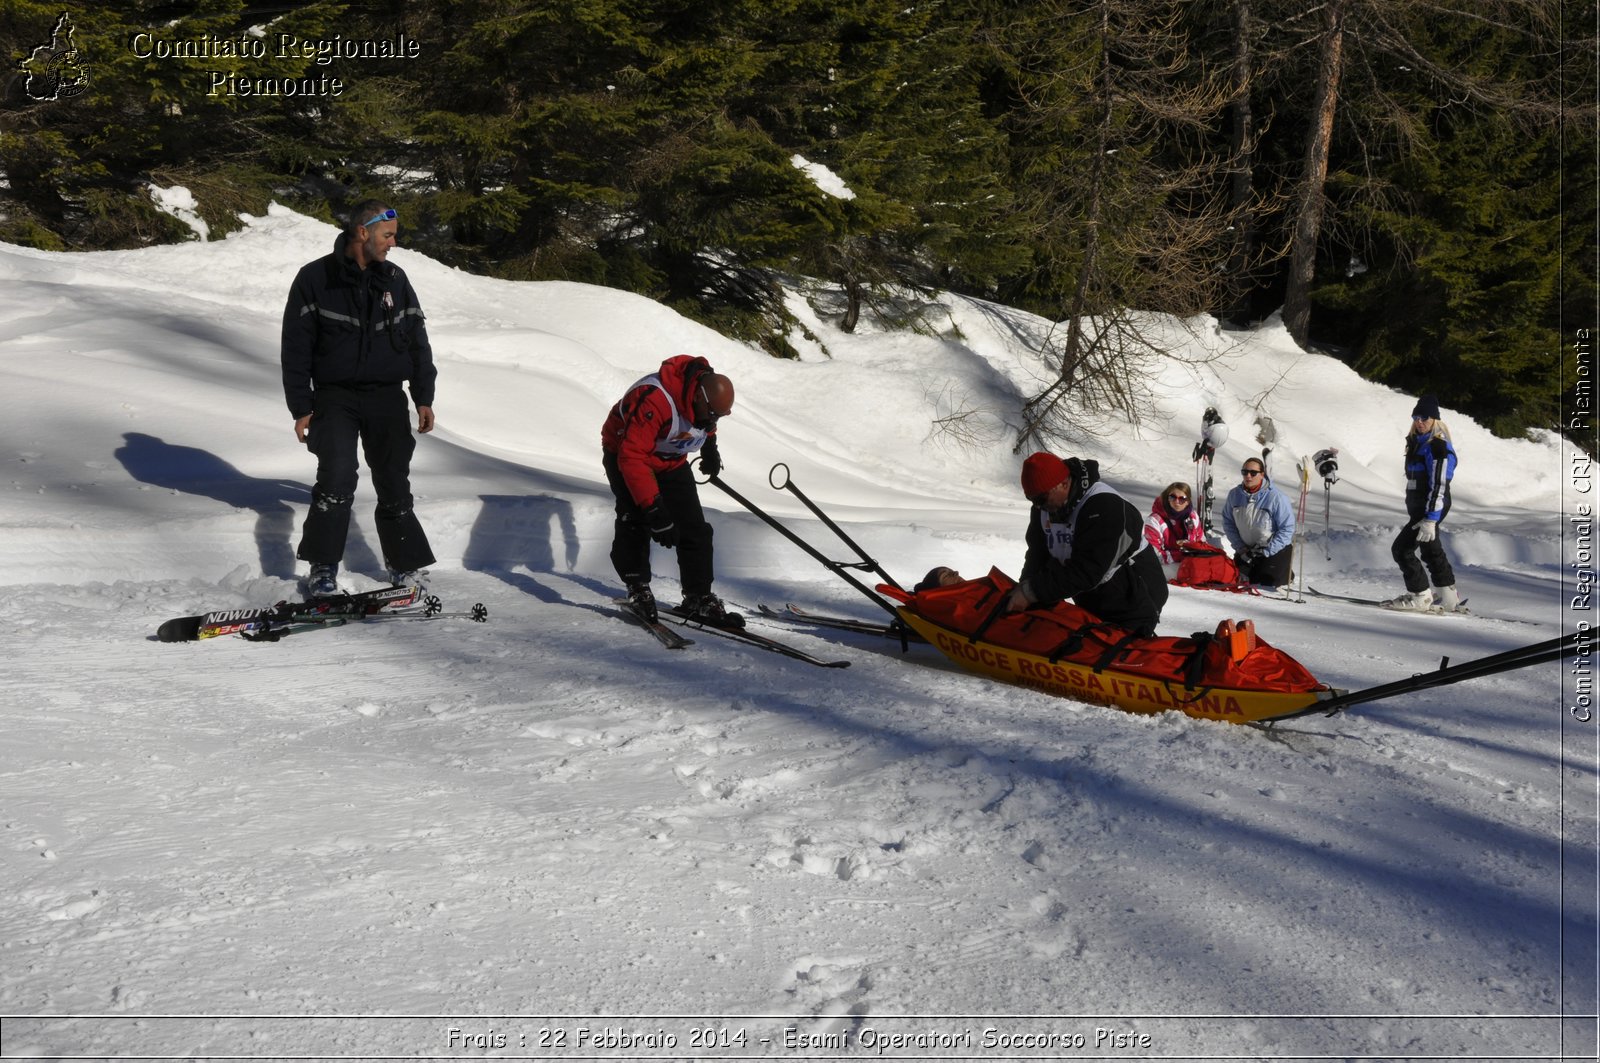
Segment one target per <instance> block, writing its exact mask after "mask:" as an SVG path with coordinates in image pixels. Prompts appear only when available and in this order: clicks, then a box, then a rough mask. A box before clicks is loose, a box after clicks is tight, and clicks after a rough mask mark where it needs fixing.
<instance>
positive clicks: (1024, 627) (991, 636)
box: [877, 569, 1344, 723]
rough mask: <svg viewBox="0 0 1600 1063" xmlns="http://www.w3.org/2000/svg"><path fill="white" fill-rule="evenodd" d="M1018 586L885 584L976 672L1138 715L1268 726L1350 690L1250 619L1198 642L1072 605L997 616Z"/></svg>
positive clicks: (941, 645)
mask: <svg viewBox="0 0 1600 1063" xmlns="http://www.w3.org/2000/svg"><path fill="white" fill-rule="evenodd" d="M1015 585H1016V583H1015V581H1014V580H1012V579H1011V578H1010V577H1009V576H1007V575H1006V574H1005V573H1003V572H1001V571H999V570H998V569H990V571H989V574H988V575H987V576H985V577H983V578H981V579H974V580H967V581H965V582H963V583H958V584H954V585H952V586H948V587H936V588H933V589H930V590H923V591H917V592H910V591H905V590H902V589H901V588H899V587H895V586H891V585H888V584H882V585H879V586H878V588H877V590H878V592H879V593H880V594H883V595H885V596H887V597H888V598H890V599H891V600H893V601H894V602H897V603H898V605H897V606H896V612H897V613H898V615H899V617H900V619H901V621H902V622H904V623H905V624H906V625H907V626H908V627H909V628H911V630H913V631H915V632H916V633H917V634H918V635H921V636H922V637H923V638H925V639H927V640H928V641H929V642H931V643H932V644H933V645H934V646H935V647H936V648H937V649H938V650H939V651H940V652H941V653H943V654H944V655H945V656H946V657H949V658H950V659H951V660H952V661H954V662H955V663H956V664H958V665H960V666H961V667H962V668H964V669H966V670H967V671H969V672H976V673H978V674H980V675H986V676H990V677H992V678H995V679H1000V680H1004V681H1006V682H1010V683H1016V684H1018V685H1020V686H1025V687H1032V688H1033V689H1036V690H1042V691H1045V692H1046V693H1050V694H1057V695H1060V696H1063V697H1070V698H1077V699H1079V700H1082V701H1088V702H1093V703H1096V704H1101V705H1110V706H1114V707H1116V708H1119V709H1123V710H1126V711H1128V712H1139V713H1154V712H1168V711H1177V712H1182V713H1184V714H1186V715H1189V716H1195V717H1198V718H1200V719H1206V720H1223V721H1226V722H1228V723H1263V722H1266V721H1268V720H1275V719H1279V718H1282V717H1287V716H1298V715H1302V714H1304V713H1306V712H1307V711H1315V710H1316V708H1317V705H1318V703H1319V702H1323V701H1328V700H1330V699H1333V698H1335V697H1338V696H1340V695H1342V694H1343V693H1344V692H1343V691H1340V690H1335V689H1334V688H1332V687H1330V686H1328V685H1326V684H1325V683H1321V682H1319V681H1318V680H1317V678H1316V677H1315V676H1313V675H1312V674H1311V673H1310V672H1308V671H1306V669H1305V668H1304V666H1302V665H1301V664H1300V662H1298V661H1296V660H1295V659H1294V658H1293V657H1291V656H1289V655H1288V654H1287V653H1284V652H1283V651H1282V650H1278V649H1274V648H1273V647H1272V646H1270V645H1268V644H1267V643H1266V642H1265V641H1264V640H1263V639H1261V638H1260V637H1259V636H1258V635H1256V633H1255V625H1254V623H1253V622H1252V621H1249V620H1244V621H1238V622H1235V621H1232V620H1224V621H1223V622H1222V623H1221V624H1220V625H1219V626H1218V627H1217V630H1216V631H1215V632H1214V633H1203V634H1199V635H1196V636H1192V637H1189V638H1173V637H1169V636H1156V637H1154V638H1137V637H1135V636H1134V635H1133V634H1132V633H1131V632H1128V631H1126V630H1125V629H1122V628H1118V627H1115V626H1113V625H1110V624H1106V623H1104V622H1102V621H1100V620H1099V619H1097V618H1096V617H1095V616H1094V615H1093V614H1092V613H1089V612H1087V611H1085V610H1083V609H1081V608H1079V607H1078V606H1076V605H1073V604H1071V603H1070V602H1062V603H1060V604H1058V605H1055V606H1052V607H1050V608H1047V609H1030V610H1027V611H1026V612H1021V613H1011V614H1008V615H1005V616H1000V615H997V612H996V606H997V605H998V604H999V602H1000V601H1001V599H1003V598H1004V597H1005V595H1006V592H1008V591H1009V590H1011V588H1012V587H1014V586H1015Z"/></svg>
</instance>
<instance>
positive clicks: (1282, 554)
mask: <svg viewBox="0 0 1600 1063" xmlns="http://www.w3.org/2000/svg"><path fill="white" fill-rule="evenodd" d="M1239 575H1241V576H1243V577H1244V578H1245V580H1246V581H1248V582H1250V583H1255V584H1258V585H1259V586H1262V587H1286V586H1288V585H1289V583H1290V582H1292V581H1293V579H1294V544H1293V543H1290V544H1289V545H1288V546H1285V547H1284V548H1283V549H1282V550H1279V551H1278V552H1277V553H1275V554H1271V555H1269V556H1266V557H1256V558H1253V559H1252V560H1251V561H1250V563H1249V564H1247V565H1244V566H1242V567H1241V568H1240V570H1239Z"/></svg>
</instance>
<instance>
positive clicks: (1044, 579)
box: [1021, 491, 1145, 602]
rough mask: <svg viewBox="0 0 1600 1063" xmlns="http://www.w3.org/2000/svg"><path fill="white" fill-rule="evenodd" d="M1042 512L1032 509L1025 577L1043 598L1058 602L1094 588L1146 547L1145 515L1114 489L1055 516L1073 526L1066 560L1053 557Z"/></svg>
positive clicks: (1025, 580)
mask: <svg viewBox="0 0 1600 1063" xmlns="http://www.w3.org/2000/svg"><path fill="white" fill-rule="evenodd" d="M1042 515H1043V513H1042V511H1041V510H1040V509H1039V507H1038V506H1034V507H1033V508H1032V510H1030V511H1029V513H1028V532H1027V544H1028V551H1027V556H1026V558H1025V560H1024V561H1023V563H1022V580H1021V582H1023V583H1026V584H1027V585H1028V589H1029V591H1031V592H1032V594H1033V596H1034V598H1035V600H1037V601H1039V602H1059V601H1061V600H1062V599H1063V598H1072V597H1075V596H1077V595H1079V594H1082V593H1083V592H1084V591H1087V590H1093V589H1094V588H1095V587H1098V586H1100V584H1101V583H1103V582H1104V581H1105V580H1106V579H1107V577H1108V576H1109V575H1110V574H1111V572H1112V570H1113V569H1115V568H1116V567H1117V566H1119V565H1122V564H1124V563H1126V562H1127V561H1128V560H1129V559H1130V558H1131V557H1132V556H1133V555H1134V554H1135V553H1137V552H1138V551H1139V550H1140V549H1142V548H1143V547H1144V546H1145V539H1144V518H1143V517H1142V516H1141V515H1140V513H1139V511H1138V510H1137V509H1135V508H1134V507H1133V504H1132V503H1130V502H1129V501H1128V500H1127V499H1125V498H1123V497H1122V496H1121V495H1119V494H1117V493H1115V492H1113V491H1103V492H1100V493H1097V494H1094V495H1092V496H1090V497H1088V498H1086V499H1085V500H1084V501H1082V502H1081V503H1079V504H1078V505H1077V506H1076V508H1074V509H1073V510H1072V511H1071V512H1070V513H1067V514H1061V513H1058V514H1054V515H1053V518H1054V519H1053V523H1056V524H1061V523H1063V522H1066V523H1070V524H1071V526H1072V554H1071V556H1070V557H1069V558H1068V560H1066V561H1057V560H1056V559H1055V558H1054V557H1053V556H1051V554H1050V546H1049V542H1048V541H1047V539H1046V536H1045V530H1044V526H1043V522H1042V521H1041V520H1040V517H1041V516H1042Z"/></svg>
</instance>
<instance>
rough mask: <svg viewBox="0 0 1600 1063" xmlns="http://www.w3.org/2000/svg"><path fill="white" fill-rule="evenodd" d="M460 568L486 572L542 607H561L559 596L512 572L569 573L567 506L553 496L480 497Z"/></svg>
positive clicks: (572, 541)
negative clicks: (520, 569) (540, 602)
mask: <svg viewBox="0 0 1600 1063" xmlns="http://www.w3.org/2000/svg"><path fill="white" fill-rule="evenodd" d="M480 498H481V499H482V501H483V507H482V508H481V509H480V510H479V511H478V519H477V520H476V521H475V522H473V525H472V535H471V537H470V538H469V539H468V541H467V550H466V553H465V554H463V555H462V558H461V565H462V567H463V568H466V569H468V570H469V571H476V572H487V573H489V574H490V575H492V576H494V577H496V578H498V579H501V580H504V581H505V582H506V583H509V584H510V585H511V586H513V587H516V588H517V589H519V590H521V591H523V592H524V593H526V594H531V595H533V596H534V597H535V598H538V599H539V600H540V601H543V602H551V603H561V602H563V601H564V599H563V598H562V596H561V595H560V593H559V592H557V591H554V590H552V589H551V588H549V587H546V586H545V585H544V584H542V583H540V582H539V581H538V580H537V579H534V578H532V577H531V576H530V575H528V574H526V573H523V572H518V571H516V569H517V568H519V567H521V568H525V569H527V571H528V572H549V573H564V574H570V573H571V572H572V570H573V568H574V567H575V566H576V565H577V562H578V545H579V544H578V530H577V523H576V521H575V520H574V519H573V515H572V503H571V502H568V501H567V500H566V499H564V498H558V497H556V496H555V495H549V494H540V495H481V496H480Z"/></svg>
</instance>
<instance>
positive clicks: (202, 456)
mask: <svg viewBox="0 0 1600 1063" xmlns="http://www.w3.org/2000/svg"><path fill="white" fill-rule="evenodd" d="M122 438H123V445H122V446H120V447H118V448H117V449H116V451H115V452H114V453H113V456H114V457H115V458H116V459H117V460H118V461H120V462H121V463H122V466H123V468H125V469H127V470H128V474H129V475H130V476H132V477H133V478H134V479H136V480H138V481H140V482H141V483H147V484H151V485H152V486H155V487H164V488H167V489H169V490H173V491H182V492H184V493H185V494H191V495H199V496H201V497H203V498H211V499H215V500H216V501H218V502H221V503H223V504H224V505H227V506H232V507H233V508H235V509H243V510H252V511H254V513H255V514H256V527H255V539H256V549H257V551H258V553H259V556H260V562H261V572H262V574H263V575H267V576H278V577H281V578H283V579H294V577H295V556H294V540H295V534H296V529H295V511H294V507H293V505H291V503H298V504H300V505H301V506H308V505H309V504H310V502H311V488H310V486H309V485H307V484H303V483H300V482H298V481H294V480H274V479H264V478H262V477H256V476H246V475H245V474H244V473H242V472H240V471H239V470H238V469H236V468H234V467H233V466H232V465H230V464H228V463H227V462H226V461H224V460H222V459H221V458H219V457H218V456H217V455H215V454H213V453H211V452H210V451H209V450H202V449H200V448H199V447H186V446H180V445H178V444H175V443H168V442H167V441H166V440H164V439H158V438H157V437H155V436H151V435H145V434H144V433H142V432H124V433H123V435H122ZM345 556H346V559H347V560H348V561H350V562H351V565H352V566H353V567H354V566H363V567H365V566H371V567H381V566H379V565H378V558H377V555H376V554H374V553H373V551H372V548H371V547H370V546H368V545H367V543H366V540H365V538H364V537H363V536H362V534H361V531H360V528H359V527H358V526H357V525H356V523H355V522H354V521H352V522H351V525H350V540H349V543H348V545H347V547H346V550H345Z"/></svg>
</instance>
